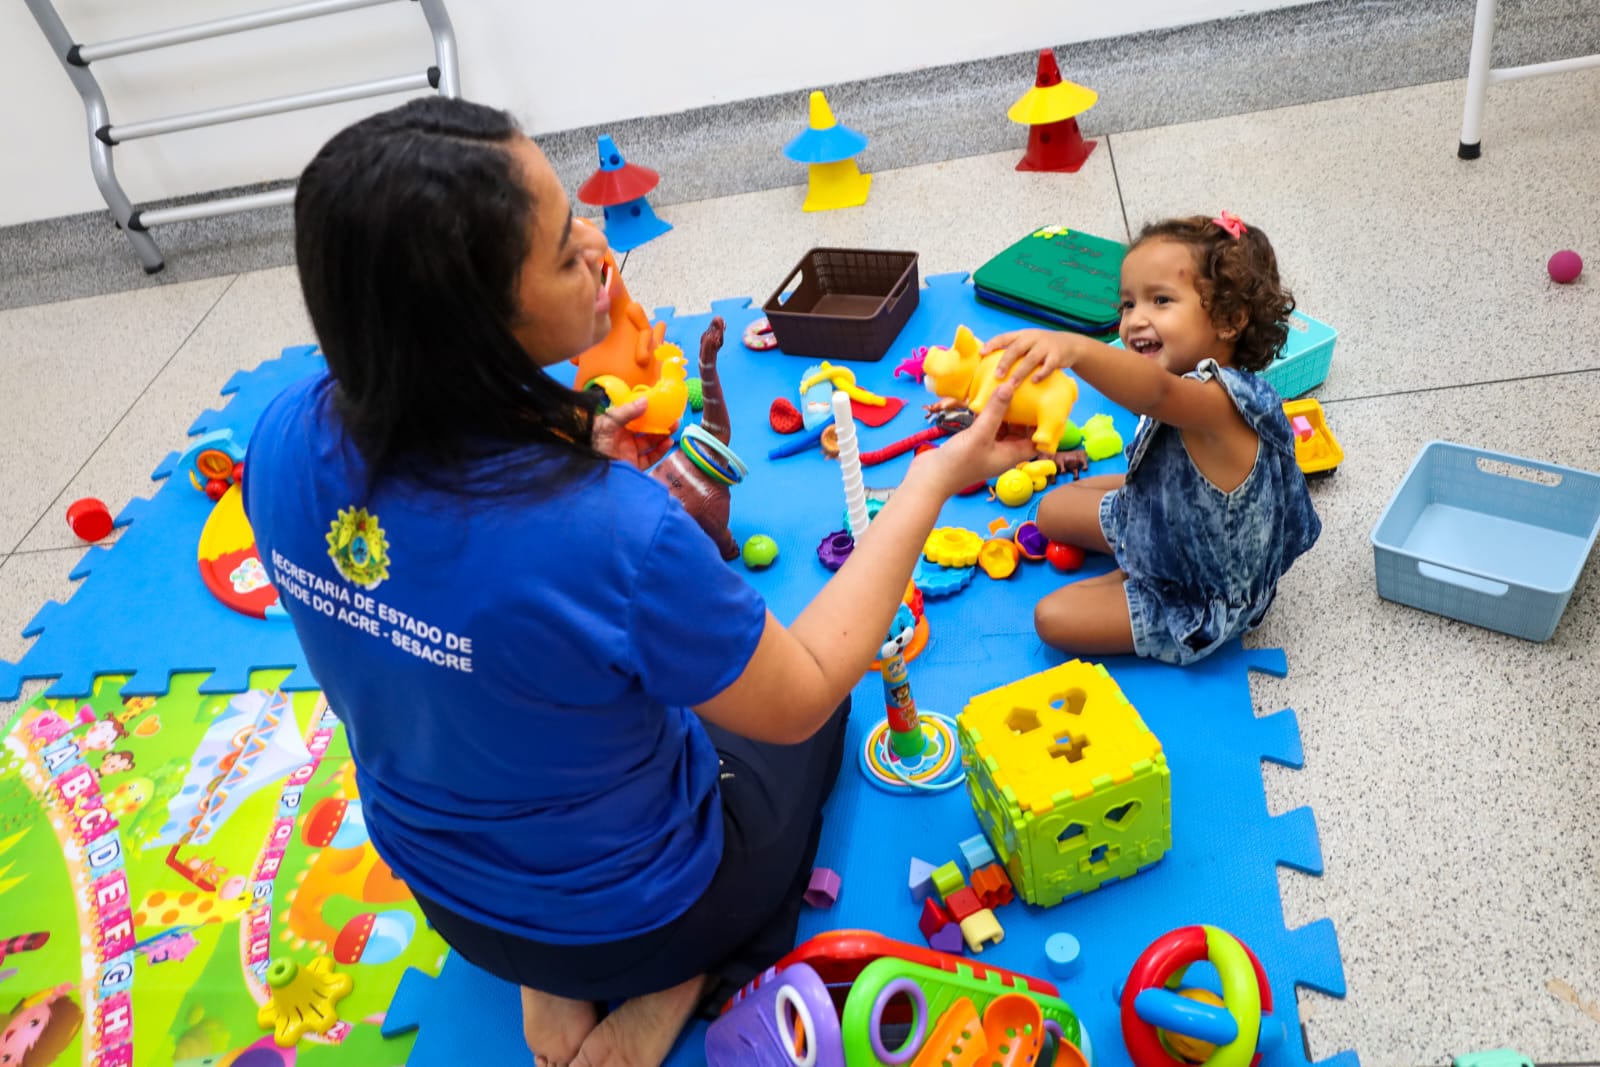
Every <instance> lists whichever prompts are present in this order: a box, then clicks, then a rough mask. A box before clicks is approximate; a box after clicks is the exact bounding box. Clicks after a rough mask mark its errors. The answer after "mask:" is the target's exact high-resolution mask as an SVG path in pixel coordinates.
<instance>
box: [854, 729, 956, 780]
mask: <svg viewBox="0 0 1600 1067" xmlns="http://www.w3.org/2000/svg"><path fill="white" fill-rule="evenodd" d="M917 724H918V725H919V726H920V727H921V728H922V736H923V738H924V741H925V743H924V744H923V746H922V754H921V755H918V756H910V757H902V756H897V755H895V752H894V749H893V747H891V738H890V736H889V720H888V719H884V720H883V721H882V722H880V723H878V725H877V726H875V727H874V728H873V730H872V733H870V734H869V735H867V740H866V743H865V744H864V745H862V746H861V773H862V774H864V775H866V777H867V781H868V782H870V783H871V784H872V785H875V786H877V787H878V788H879V789H882V790H883V791H884V792H886V793H901V794H914V793H942V792H944V791H945V790H946V789H954V788H955V787H956V786H958V785H960V784H961V783H962V782H964V781H965V780H966V772H965V771H963V770H962V769H961V743H960V742H959V741H957V740H956V724H955V721H954V720H952V719H951V718H950V717H949V716H948V715H940V714H937V713H936V712H930V711H919V712H918V713H917Z"/></svg>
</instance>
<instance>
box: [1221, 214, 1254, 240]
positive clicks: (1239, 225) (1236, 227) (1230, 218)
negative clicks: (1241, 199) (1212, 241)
mask: <svg viewBox="0 0 1600 1067" xmlns="http://www.w3.org/2000/svg"><path fill="white" fill-rule="evenodd" d="M1211 221H1212V222H1214V223H1216V224H1217V225H1218V226H1221V227H1222V228H1223V229H1224V230H1227V231H1228V235H1229V236H1230V237H1232V238H1233V239H1234V240H1235V241H1237V240H1238V239H1239V238H1241V237H1243V236H1244V235H1245V234H1246V233H1248V232H1250V228H1249V227H1248V226H1246V225H1245V224H1244V220H1243V219H1241V218H1239V216H1238V215H1235V214H1234V213H1233V212H1231V211H1224V212H1222V213H1221V214H1219V215H1218V216H1217V217H1216V218H1214V219H1212V220H1211Z"/></svg>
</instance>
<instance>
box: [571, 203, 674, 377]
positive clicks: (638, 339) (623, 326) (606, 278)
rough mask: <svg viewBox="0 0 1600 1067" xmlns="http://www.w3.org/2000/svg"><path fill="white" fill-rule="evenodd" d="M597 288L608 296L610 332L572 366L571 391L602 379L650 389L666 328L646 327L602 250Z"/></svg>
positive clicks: (658, 372) (641, 312)
mask: <svg viewBox="0 0 1600 1067" xmlns="http://www.w3.org/2000/svg"><path fill="white" fill-rule="evenodd" d="M572 221H573V222H574V223H582V224H584V225H586V226H592V225H594V224H593V223H592V222H589V221H588V220H587V219H573V220H572ZM601 284H602V285H604V286H605V287H606V288H607V289H608V290H609V291H610V293H611V332H610V333H608V334H606V336H605V339H604V340H603V341H601V342H600V343H599V344H597V345H595V346H594V347H593V348H590V349H588V350H587V351H585V352H584V353H583V354H582V355H580V356H578V357H577V358H576V359H574V360H573V361H572V362H573V363H575V364H577V367H578V376H577V380H576V381H575V382H574V384H573V388H575V389H580V390H581V389H584V388H586V387H587V386H588V385H589V383H590V382H592V381H593V380H594V379H596V378H599V377H601V376H602V375H610V376H611V377H613V378H619V379H621V380H622V382H623V383H625V384H626V385H627V387H628V388H629V389H630V390H632V389H634V388H635V387H637V386H646V387H648V386H652V385H654V384H655V383H656V381H657V380H658V379H659V378H660V377H661V367H662V362H663V361H661V360H658V359H656V346H657V345H659V344H661V341H662V338H664V337H665V336H666V334H667V324H666V323H664V322H658V323H656V324H655V325H654V326H652V325H650V316H649V314H648V313H647V312H646V311H645V309H644V308H643V307H641V306H640V305H639V304H637V303H635V302H634V299H633V297H631V296H629V295H628V287H627V286H626V285H623V284H622V272H621V271H619V270H618V269H617V260H616V257H615V256H613V255H612V254H611V249H609V248H607V249H606V256H605V260H604V265H603V266H602V267H601Z"/></svg>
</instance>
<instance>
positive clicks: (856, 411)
mask: <svg viewBox="0 0 1600 1067" xmlns="http://www.w3.org/2000/svg"><path fill="white" fill-rule="evenodd" d="M905 406H906V402H905V401H904V400H901V399H900V398H899V397H897V396H886V397H884V398H883V403H882V404H863V403H862V402H861V401H859V400H854V399H852V400H851V401H850V414H851V415H853V416H855V420H856V421H857V422H859V423H860V424H861V425H863V426H882V425H883V424H885V423H886V422H888V421H889V420H890V419H892V418H894V417H895V416H896V415H898V414H900V411H901V409H903V408H904V407H905Z"/></svg>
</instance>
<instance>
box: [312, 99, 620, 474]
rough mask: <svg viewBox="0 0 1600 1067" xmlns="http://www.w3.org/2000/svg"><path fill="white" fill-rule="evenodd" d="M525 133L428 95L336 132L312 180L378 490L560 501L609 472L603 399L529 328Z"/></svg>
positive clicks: (346, 405)
mask: <svg viewBox="0 0 1600 1067" xmlns="http://www.w3.org/2000/svg"><path fill="white" fill-rule="evenodd" d="M521 136H522V133H521V131H520V130H519V129H518V128H517V125H516V122H515V121H514V120H513V119H512V118H511V116H510V115H508V114H506V113H505V112H503V111H498V110H495V109H494V108H489V107H484V106H482V105H480V104H472V103H468V102H466V101H464V100H452V99H447V98H444V97H438V96H430V97H423V98H420V99H416V100H412V101H410V102H409V103H406V104H404V105H402V106H400V107H397V108H395V109H393V110H391V111H386V112H383V113H382V114H379V115H374V116H372V117H371V118H368V119H364V120H362V121H361V122H358V123H356V124H355V125H353V126H351V127H349V128H348V129H345V130H343V131H341V132H340V133H338V134H336V135H335V136H334V138H333V139H332V140H331V141H329V142H328V143H327V144H326V145H324V146H323V148H322V150H321V151H320V152H318V153H317V155H316V158H315V159H313V160H312V161H311V163H310V165H309V166H307V167H306V169H305V173H304V174H302V175H301V177H300V187H299V191H298V192H297V193H296V194H295V202H294V216H295V218H294V221H295V259H296V262H297V263H298V265H299V270H300V286H301V290H302V291H303V293H304V294H305V301H306V307H307V308H308V309H309V310H310V313H311V322H312V325H313V326H314V327H315V328H316V332H317V339H318V340H319V341H320V342H321V344H322V351H323V353H324V354H325V355H326V356H327V359H328V369H329V372H330V374H331V376H332V378H333V381H334V386H333V397H332V399H333V409H334V412H335V414H336V415H337V416H338V418H339V420H340V421H341V423H342V424H343V427H344V430H345V432H347V433H348V434H349V435H350V437H351V439H352V441H353V442H354V443H355V446H356V448H357V449H358V450H359V451H360V453H361V456H362V458H363V459H364V460H365V461H366V464H367V468H368V477H369V488H370V483H371V482H374V481H376V480H377V479H378V478H379V477H381V476H383V475H385V474H395V475H399V476H401V477H404V478H408V479H411V480H414V481H417V482H420V483H422V484H425V485H427V486H429V487H432V488H438V489H446V490H449V491H452V492H458V493H464V494H471V495H481V494H498V493H507V492H517V491H524V490H528V489H533V488H545V489H549V488H553V487H555V486H557V485H560V484H562V483H564V482H568V481H570V480H571V479H573V478H575V477H577V476H579V475H581V474H583V473H585V472H587V471H591V470H594V469H595V468H596V466H597V465H598V464H599V463H601V462H602V460H601V458H600V457H599V456H598V454H596V453H595V452H594V451H593V449H592V448H591V447H590V444H589V442H590V437H591V433H592V430H593V420H594V411H595V404H594V402H593V401H591V400H589V399H588V398H587V397H585V396H582V395H581V394H578V393H575V392H573V391H572V390H571V389H568V388H567V387H566V386H564V385H562V384H560V383H559V382H557V381H555V380H554V379H553V378H551V377H550V376H549V375H548V374H546V373H545V372H544V370H543V369H542V368H540V367H539V366H537V365H536V364H535V363H534V361H533V360H532V359H531V358H530V357H529V355H528V353H527V352H526V351H524V350H523V348H522V345H521V344H520V343H518V341H517V339H516V337H515V336H514V335H513V333H512V324H513V321H514V319H515V316H516V291H517V281H518V275H519V274H520V272H521V268H522V263H523V259H524V258H525V256H526V255H527V252H528V241H529V225H530V219H531V217H532V213H533V205H532V203H530V201H529V197H528V193H527V190H526V187H525V185H524V183H523V181H522V180H521V178H520V176H519V174H518V173H517V163H516V160H515V159H514V158H513V157H512V156H511V154H510V150H511V147H512V145H513V144H514V143H515V139H516V138H518V137H521ZM550 239H551V240H555V239H556V235H553V234H552V235H551V236H550ZM533 445H544V446H550V447H538V448H530V447H529V446H533Z"/></svg>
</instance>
